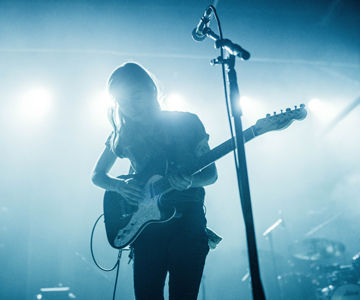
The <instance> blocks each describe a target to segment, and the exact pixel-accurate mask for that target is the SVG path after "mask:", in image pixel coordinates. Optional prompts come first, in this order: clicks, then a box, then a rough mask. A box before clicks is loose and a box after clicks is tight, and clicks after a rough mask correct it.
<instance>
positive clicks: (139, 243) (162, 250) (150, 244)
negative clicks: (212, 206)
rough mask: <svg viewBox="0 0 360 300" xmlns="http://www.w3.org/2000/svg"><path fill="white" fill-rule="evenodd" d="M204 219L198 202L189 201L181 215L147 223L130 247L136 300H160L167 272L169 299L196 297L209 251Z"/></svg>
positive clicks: (186, 299)
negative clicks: (159, 222) (159, 221)
mask: <svg viewBox="0 0 360 300" xmlns="http://www.w3.org/2000/svg"><path fill="white" fill-rule="evenodd" d="M205 228H206V219H205V216H204V212H203V207H202V205H201V204H200V203H190V204H188V205H187V207H186V208H185V209H184V210H183V215H182V217H181V218H178V219H172V220H170V221H168V222H166V223H163V224H150V225H149V226H147V227H146V228H145V229H144V230H143V232H142V233H141V234H140V236H139V237H138V238H137V240H136V241H135V242H134V243H133V247H134V288H135V298H136V300H145V299H146V300H163V299H164V295H163V293H164V285H165V279H166V275H167V272H169V299H170V300H180V299H183V300H196V299H197V295H198V292H199V287H200V283H201V277H202V273H203V270H204V265H205V258H206V256H207V254H208V252H209V246H208V240H207V235H206V231H205Z"/></svg>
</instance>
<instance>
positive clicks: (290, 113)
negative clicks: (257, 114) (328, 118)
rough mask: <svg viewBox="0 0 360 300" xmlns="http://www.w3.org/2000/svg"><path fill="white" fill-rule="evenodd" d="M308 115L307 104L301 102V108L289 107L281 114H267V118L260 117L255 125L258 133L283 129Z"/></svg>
mask: <svg viewBox="0 0 360 300" xmlns="http://www.w3.org/2000/svg"><path fill="white" fill-rule="evenodd" d="M306 115H307V111H306V109H305V104H301V105H300V108H297V107H296V106H295V109H293V110H292V109H290V108H287V109H286V110H285V112H283V111H282V110H281V113H280V114H276V113H274V114H273V115H272V116H271V115H270V114H267V115H266V118H263V119H260V120H258V121H257V122H256V124H255V125H254V126H253V127H254V130H255V132H256V134H257V135H260V134H263V133H265V132H268V131H275V130H283V129H285V128H287V127H289V126H290V124H291V123H292V122H294V121H295V120H297V121H301V120H304V119H305V117H306Z"/></svg>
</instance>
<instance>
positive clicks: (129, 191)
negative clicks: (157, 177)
mask: <svg viewBox="0 0 360 300" xmlns="http://www.w3.org/2000/svg"><path fill="white" fill-rule="evenodd" d="M116 159H117V156H116V155H115V154H114V153H113V152H112V151H111V150H110V149H108V148H105V149H104V150H103V152H102V153H101V155H100V157H99V158H98V160H97V162H96V164H95V166H94V169H93V170H92V173H91V181H92V182H93V183H94V184H95V185H96V186H98V187H101V188H103V189H105V190H108V191H113V192H117V193H119V194H121V196H123V197H124V198H125V199H126V200H127V201H128V202H129V203H130V204H134V205H136V204H137V203H138V202H139V201H140V200H142V199H143V193H142V188H141V187H140V186H139V184H138V182H137V181H136V180H135V179H132V178H130V179H126V180H125V179H120V178H116V177H113V176H111V175H109V171H110V169H111V168H112V166H113V165H114V163H115V161H116Z"/></svg>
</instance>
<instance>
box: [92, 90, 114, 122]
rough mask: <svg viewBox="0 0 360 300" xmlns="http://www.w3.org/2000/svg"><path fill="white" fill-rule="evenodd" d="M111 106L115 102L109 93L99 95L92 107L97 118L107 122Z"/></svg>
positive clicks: (104, 92) (103, 92)
mask: <svg viewBox="0 0 360 300" xmlns="http://www.w3.org/2000/svg"><path fill="white" fill-rule="evenodd" d="M111 104H113V100H112V97H111V96H110V95H109V93H108V92H107V91H102V92H100V93H98V95H97V96H96V97H95V99H94V101H93V103H92V106H91V108H92V112H93V115H94V116H95V118H96V119H99V120H101V121H104V120H106V121H107V110H108V107H109V106H110V105H111Z"/></svg>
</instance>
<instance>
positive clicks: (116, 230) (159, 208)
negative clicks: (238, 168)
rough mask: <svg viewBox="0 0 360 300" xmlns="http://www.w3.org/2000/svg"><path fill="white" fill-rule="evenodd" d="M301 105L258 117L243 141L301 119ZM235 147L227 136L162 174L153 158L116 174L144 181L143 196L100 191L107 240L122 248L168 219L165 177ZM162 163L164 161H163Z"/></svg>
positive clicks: (171, 211)
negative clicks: (135, 198)
mask: <svg viewBox="0 0 360 300" xmlns="http://www.w3.org/2000/svg"><path fill="white" fill-rule="evenodd" d="M304 107H305V105H304V104H301V105H300V108H296V106H295V109H294V110H291V109H290V108H287V109H286V111H285V112H281V113H280V114H275V113H274V115H272V116H270V115H269V114H267V115H266V118H263V119H260V120H258V121H257V122H256V124H255V125H253V126H251V127H250V128H248V129H246V130H244V131H243V136H244V142H245V143H246V142H249V141H250V140H252V139H253V138H255V137H257V136H259V135H261V134H264V133H266V132H269V131H276V130H282V129H285V128H287V127H288V126H290V124H291V123H292V122H293V121H294V120H298V121H301V120H303V119H304V118H305V117H306V115H307V111H306V109H305V108H304ZM233 150H235V143H234V140H233V139H232V138H231V139H229V140H227V141H226V142H224V143H222V144H221V145H219V146H217V147H216V148H214V149H212V150H210V151H209V152H207V153H205V154H204V155H202V156H201V157H198V158H196V159H194V160H193V161H191V162H189V163H187V164H186V165H184V166H183V167H181V168H179V169H177V170H176V171H174V172H172V173H170V174H167V175H164V176H162V175H159V174H163V173H164V170H166V166H165V165H164V163H163V162H159V161H157V160H155V161H154V162H153V163H151V164H150V165H149V166H148V167H147V168H145V170H144V171H143V172H141V173H138V174H132V175H123V176H119V177H118V178H122V179H127V178H136V179H137V180H139V181H140V182H146V184H145V185H144V195H145V196H144V199H143V201H141V202H140V203H139V204H138V205H131V204H129V203H128V202H127V201H126V200H125V199H124V198H123V197H122V196H121V195H120V194H119V193H116V192H112V191H106V192H105V195H104V203H103V204H104V216H105V230H106V235H107V239H108V242H109V244H110V245H111V246H112V247H113V248H116V249H122V248H124V247H126V246H128V245H130V244H131V243H132V242H134V241H135V239H136V238H137V237H138V236H139V234H140V233H141V231H142V230H143V229H144V228H145V227H146V226H147V225H149V224H152V223H163V222H167V221H170V220H171V219H172V218H174V217H175V216H176V215H177V211H176V208H175V207H169V206H166V205H164V204H163V203H161V197H162V195H164V194H166V193H167V192H169V191H171V190H172V189H173V188H172V187H171V185H170V183H169V181H168V177H169V176H170V175H172V174H174V173H175V172H178V173H179V174H191V175H193V174H195V173H197V172H199V171H201V170H202V169H204V168H205V167H207V166H208V165H210V164H212V163H213V162H215V161H216V160H218V159H220V158H221V157H223V156H225V155H226V154H228V153H230V152H231V151H233ZM165 164H166V162H165Z"/></svg>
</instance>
